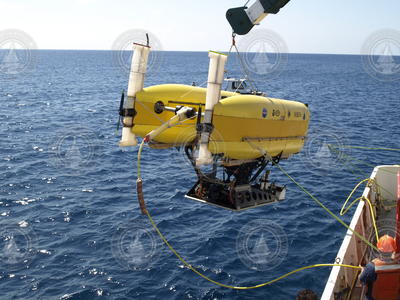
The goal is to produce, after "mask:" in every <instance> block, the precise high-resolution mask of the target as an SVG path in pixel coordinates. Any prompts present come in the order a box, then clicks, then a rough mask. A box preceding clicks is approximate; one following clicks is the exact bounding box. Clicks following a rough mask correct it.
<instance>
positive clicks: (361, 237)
mask: <svg viewBox="0 0 400 300" xmlns="http://www.w3.org/2000/svg"><path fill="white" fill-rule="evenodd" d="M274 165H275V166H277V167H278V168H279V169H280V170H281V171H282V173H283V174H285V175H286V176H287V177H288V178H289V179H290V180H291V181H293V183H294V184H296V185H297V186H298V187H299V188H300V189H301V190H302V191H303V192H304V193H306V194H307V195H308V196H310V197H311V199H313V200H314V201H315V202H317V204H318V205H319V206H321V207H322V208H323V209H324V210H325V211H326V212H327V213H328V214H330V215H331V216H332V217H333V218H334V219H335V220H336V221H338V222H339V223H340V224H342V225H343V226H344V227H346V228H347V229H348V230H350V231H351V232H352V233H354V234H355V235H356V236H357V237H358V238H359V239H361V240H362V241H363V242H364V243H366V244H367V245H368V246H370V247H372V248H373V249H375V250H377V251H379V250H378V248H377V247H376V246H374V245H373V244H372V243H371V242H370V241H368V240H367V239H366V238H365V237H363V236H362V235H361V234H359V233H358V232H357V231H355V230H354V229H352V228H351V227H350V226H349V225H347V224H346V223H345V222H343V221H342V220H341V219H340V218H339V217H338V216H337V215H335V214H334V213H333V212H332V211H331V210H330V209H329V208H327V207H326V206H325V205H324V204H323V203H322V202H321V201H319V200H318V199H317V198H316V197H314V196H313V195H312V194H311V193H310V192H309V191H308V190H306V189H305V188H304V187H303V186H302V185H301V184H300V183H298V182H297V181H296V180H295V179H294V178H293V177H292V176H290V175H289V174H288V173H287V172H286V171H285V170H284V169H283V168H282V167H281V165H280V164H274Z"/></svg>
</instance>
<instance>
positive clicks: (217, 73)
mask: <svg viewBox="0 0 400 300" xmlns="http://www.w3.org/2000/svg"><path fill="white" fill-rule="evenodd" d="M208 57H209V58H210V66H209V69H208V83H207V93H206V107H205V113H204V119H203V125H204V124H212V115H213V109H214V106H215V104H217V103H218V102H219V100H220V98H221V85H222V82H223V80H224V70H225V63H226V60H227V58H228V56H226V55H225V54H222V53H217V52H213V51H210V52H209V54H208ZM210 134H211V132H208V131H207V130H205V126H203V132H202V133H201V136H200V148H199V157H198V158H197V159H196V165H197V166H201V165H206V164H211V163H212V155H211V152H210V151H209V150H208V142H209V140H210Z"/></svg>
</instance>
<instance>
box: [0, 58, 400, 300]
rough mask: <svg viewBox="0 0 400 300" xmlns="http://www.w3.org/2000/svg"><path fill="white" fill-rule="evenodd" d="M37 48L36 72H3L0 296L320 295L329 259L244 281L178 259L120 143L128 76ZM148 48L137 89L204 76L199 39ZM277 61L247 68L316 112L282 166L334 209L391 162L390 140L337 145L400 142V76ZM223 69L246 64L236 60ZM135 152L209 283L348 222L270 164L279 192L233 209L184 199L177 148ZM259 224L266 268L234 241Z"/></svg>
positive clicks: (317, 61) (330, 246)
mask: <svg viewBox="0 0 400 300" xmlns="http://www.w3.org/2000/svg"><path fill="white" fill-rule="evenodd" d="M35 56H36V64H35V68H34V69H31V70H26V71H25V72H21V73H18V74H14V75H13V74H4V73H0V120H1V122H0V141H1V144H0V145H1V146H0V233H1V239H0V299H18V300H21V299H171V300H172V299H179V300H181V299H294V298H295V296H296V294H297V292H298V291H299V290H301V289H305V288H309V289H312V290H314V291H315V292H317V293H318V294H319V295H321V293H322V291H323V288H324V285H325V283H326V280H327V278H328V275H329V272H330V268H320V269H311V270H307V271H303V272H300V273H297V274H295V275H292V276H290V277H288V278H286V279H283V280H282V281H279V282H277V283H274V284H272V285H270V286H267V287H263V288H260V289H254V290H245V291H238V290H231V289H226V288H222V287H218V286H215V285H214V284H212V283H209V282H207V281H205V280H204V279H202V278H200V277H199V276H198V275H196V274H194V273H193V272H192V271H190V270H189V269H187V268H186V267H184V266H183V264H182V263H181V262H180V261H179V260H178V259H177V258H176V257H175V256H174V255H173V254H172V253H171V252H170V251H169V249H168V248H167V247H166V246H164V245H163V244H162V242H161V240H160V239H159V238H158V236H156V234H155V232H154V230H152V229H151V227H150V223H149V222H148V220H147V219H146V218H145V217H144V216H142V215H141V214H140V212H139V209H138V203H137V198H136V191H135V181H136V174H137V173H136V172H137V171H136V160H137V158H136V154H137V149H120V148H119V147H118V141H119V136H118V135H117V134H116V123H117V120H118V115H117V110H118V106H119V97H120V93H121V91H122V89H126V86H127V80H128V76H127V74H126V73H125V72H123V70H122V69H121V68H120V67H119V66H118V64H115V61H114V60H113V55H112V53H111V52H107V51H37V52H35ZM152 61H153V66H152V68H151V69H150V72H149V74H148V76H147V77H146V86H148V85H154V84H162V83H183V84H191V83H192V82H196V83H198V84H199V85H201V84H203V85H204V82H205V81H206V80H207V71H208V56H207V53H206V52H163V53H157V54H156V56H155V57H154V59H153V60H152ZM281 68H282V69H281V70H280V71H281V72H280V74H279V76H278V75H277V76H272V75H271V74H264V75H263V74H253V75H252V77H253V79H254V81H255V83H256V85H257V87H258V88H259V89H260V90H262V91H265V92H266V93H267V94H268V96H270V97H276V98H283V99H289V100H297V101H301V102H304V103H308V105H309V108H310V110H311V114H312V115H311V122H310V133H309V140H308V142H307V145H306V147H305V150H304V151H303V152H302V153H300V154H298V155H295V156H294V157H292V158H290V159H289V160H286V161H282V163H281V164H282V166H283V168H284V169H285V170H287V171H288V172H289V173H290V174H291V175H292V176H293V177H294V178H295V179H296V180H298V181H299V182H300V183H301V184H303V185H304V187H306V188H307V189H308V190H309V191H310V192H311V193H313V194H314V195H315V196H316V197H318V199H320V200H321V201H322V202H323V203H324V204H325V205H326V206H327V207H328V208H329V209H331V210H332V211H333V212H335V213H337V214H338V213H339V210H340V207H341V205H342V202H343V201H344V199H345V197H347V195H348V193H349V192H350V191H351V190H352V188H353V187H354V185H355V184H357V183H358V182H359V180H360V179H362V178H365V177H367V176H368V175H369V174H370V172H371V171H372V169H373V167H374V166H375V165H380V164H396V163H397V164H398V163H399V154H398V152H392V151H376V150H365V149H348V148H343V147H342V146H343V145H353V146H367V147H372V148H374V147H387V148H398V147H399V141H400V125H399V124H400V123H399V121H398V118H399V104H400V98H399V95H400V85H399V83H398V82H396V81H379V80H377V79H376V78H373V77H372V76H370V74H369V73H368V72H366V71H365V70H364V68H363V64H362V59H361V57H360V56H351V55H349V56H346V55H311V54H310V55H305V54H290V55H288V58H287V63H286V65H285V66H282V67H281ZM227 69H228V70H229V71H230V72H229V74H230V75H232V76H240V71H239V67H238V64H237V61H236V59H235V58H234V57H233V58H232V59H231V60H230V62H229V64H228V68H227ZM329 143H331V144H336V145H338V146H339V148H341V149H342V150H343V152H340V153H339V155H337V153H336V154H334V153H332V152H330V151H329V149H328V148H326V147H325V146H326V144H329ZM324 147H325V148H324ZM327 149H328V150H327ZM142 165H143V167H142V177H143V180H144V192H145V198H146V202H147V205H148V209H149V211H150V212H151V213H152V215H153V217H154V219H155V221H156V223H157V224H158V226H159V228H160V230H161V231H162V232H163V233H164V234H165V236H166V237H167V238H168V239H169V240H170V242H171V244H172V245H173V246H174V247H175V248H176V249H177V250H178V251H179V252H180V254H181V255H182V256H183V257H185V258H186V259H187V260H188V261H189V263H190V264H192V265H193V266H195V267H196V268H198V269H199V270H200V271H202V272H203V273H204V274H206V275H207V276H209V277H211V278H212V279H214V280H217V281H220V282H223V283H226V284H230V285H255V284H258V283H262V282H266V281H269V280H272V279H274V278H275V277H277V276H280V275H282V274H284V273H286V272H289V271H291V270H293V269H295V268H299V267H302V266H305V265H311V264H315V263H332V262H333V261H334V259H335V255H336V253H337V251H338V249H339V247H340V244H341V240H342V238H343V235H344V233H345V230H346V229H345V228H343V227H342V226H341V225H340V224H338V223H337V222H336V221H335V220H333V219H332V218H331V217H330V216H329V215H328V214H327V213H326V212H325V211H324V210H322V209H321V208H320V207H319V206H318V205H316V204H315V203H314V202H313V200H312V199H310V198H309V197H308V196H307V195H305V194H304V193H302V192H301V191H300V190H299V189H298V187H296V185H294V184H293V183H292V182H290V180H289V179H288V178H287V177H286V176H284V175H283V174H282V173H281V172H280V171H279V170H278V169H277V168H274V169H273V170H272V177H273V179H274V180H276V181H277V182H278V183H280V184H286V185H287V188H288V192H287V195H286V200H285V201H284V202H282V203H279V204H274V205H270V206H264V207H260V208H256V209H252V210H248V211H244V212H240V213H236V212H230V211H225V210H222V209H218V208H214V207H210V206H207V205H202V204H199V203H194V202H192V201H190V200H187V199H185V198H184V194H185V193H186V191H187V190H188V189H189V188H191V186H192V185H193V184H194V183H195V181H196V176H195V174H194V172H193V170H192V169H191V167H190V166H189V164H188V163H187V161H186V160H185V158H184V156H183V154H182V153H181V152H179V151H177V150H176V149H168V150H153V149H148V148H146V149H144V152H143V161H142ZM352 212H353V210H351V212H350V213H349V214H348V215H346V216H344V217H343V219H344V220H345V221H346V222H349V220H350V219H351V214H352ZM257 226H258V227H261V228H264V229H265V230H266V231H265V235H264V236H262V237H260V238H258V239H256V242H253V241H250V242H249V251H251V250H252V249H253V250H257V249H259V250H260V249H261V250H260V251H261V252H263V251H264V252H265V253H266V254H267V255H265V256H264V257H261V258H260V257H259V258H254V256H253V259H256V261H257V262H258V263H260V266H261V267H260V266H254V265H252V264H251V259H250V263H249V259H247V261H246V254H245V253H243V252H241V251H238V243H239V241H240V239H241V237H242V238H243V234H244V237H249V236H247V235H246V234H247V232H250V231H251V229H252V228H256V227H257ZM263 226H264V227H263ZM268 234H269V235H268ZM124 239H125V240H124ZM249 239H250V237H249ZM274 239H275V240H274ZM129 241H130V242H129ZM257 241H258V242H257ZM263 245H264V246H263ZM239 246H240V245H239ZM239 248H240V247H239ZM261 254H262V253H261ZM251 257H252V256H251V255H250V258H251ZM247 258H249V256H247ZM257 259H258V260H257ZM253 262H254V260H253Z"/></svg>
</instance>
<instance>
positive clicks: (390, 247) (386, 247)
mask: <svg viewBox="0 0 400 300" xmlns="http://www.w3.org/2000/svg"><path fill="white" fill-rule="evenodd" d="M376 246H377V247H378V249H379V251H381V252H396V242H395V240H394V238H392V237H391V236H389V235H387V234H385V235H384V236H381V237H380V238H379V241H378V243H377V245H376Z"/></svg>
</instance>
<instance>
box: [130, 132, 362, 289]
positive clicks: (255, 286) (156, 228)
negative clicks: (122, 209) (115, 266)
mask: <svg viewBox="0 0 400 300" xmlns="http://www.w3.org/2000/svg"><path fill="white" fill-rule="evenodd" d="M143 146H144V140H142V142H141V144H140V146H139V150H138V165H137V166H138V171H137V174H138V179H141V177H140V174H141V172H140V169H141V166H140V160H141V154H142V149H143ZM146 215H147V217H148V218H149V221H150V223H151V225H152V226H153V228H154V229H155V230H156V232H157V234H158V235H159V236H160V238H161V239H162V240H163V242H164V243H165V244H166V245H167V246H168V248H169V249H170V250H171V252H172V253H173V254H174V255H175V256H176V257H177V258H178V259H179V260H180V261H181V262H182V263H183V264H184V265H185V266H186V267H187V268H189V269H190V270H191V271H193V272H194V273H196V274H197V275H199V276H200V277H202V278H204V279H205V280H207V281H209V282H211V283H213V284H215V285H218V286H220V287H224V288H228V289H234V290H250V289H257V288H261V287H264V286H267V285H271V284H272V283H274V282H277V281H279V280H282V279H284V278H286V277H288V276H290V275H292V274H295V273H297V272H300V271H303V270H307V269H312V268H318V267H344V268H351V269H361V267H360V266H352V265H346V264H314V265H309V266H305V267H301V268H298V269H295V270H293V271H290V272H288V273H286V274H284V275H281V276H279V277H277V278H275V279H273V280H270V281H267V282H264V283H260V284H257V285H253V286H233V285H228V284H224V283H221V282H218V281H215V280H213V279H211V278H210V277H208V276H206V275H204V274H203V273H201V272H200V271H198V270H197V269H196V268H195V267H193V266H192V265H191V264H189V263H188V262H187V261H186V260H185V259H184V258H183V257H182V256H181V255H180V254H179V253H178V252H177V251H176V250H175V249H174V248H173V247H172V245H171V244H170V243H169V242H168V240H167V239H166V237H165V236H164V235H163V234H162V232H161V231H160V229H159V228H158V226H157V225H156V223H155V222H154V220H153V218H152V217H151V215H150V213H149V212H148V211H147V213H146Z"/></svg>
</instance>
